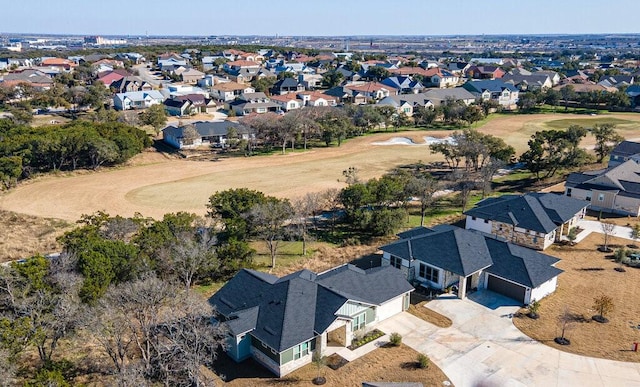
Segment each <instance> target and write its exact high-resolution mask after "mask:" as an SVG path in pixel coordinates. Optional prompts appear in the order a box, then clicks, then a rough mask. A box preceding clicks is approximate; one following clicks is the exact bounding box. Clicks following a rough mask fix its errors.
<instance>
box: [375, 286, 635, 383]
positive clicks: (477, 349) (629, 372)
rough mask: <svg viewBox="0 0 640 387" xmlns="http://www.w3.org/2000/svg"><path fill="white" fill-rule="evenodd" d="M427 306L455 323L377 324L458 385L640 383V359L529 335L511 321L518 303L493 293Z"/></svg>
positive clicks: (401, 319)
mask: <svg viewBox="0 0 640 387" xmlns="http://www.w3.org/2000/svg"><path fill="white" fill-rule="evenodd" d="M429 308H431V309H433V310H435V311H436V312H438V313H441V314H443V315H445V316H447V317H449V318H451V320H452V321H453V326H451V327H449V328H438V327H436V326H434V325H432V324H429V323H427V322H425V321H423V320H420V319H418V318H416V317H414V316H413V315H410V314H408V313H402V314H400V315H397V316H395V317H393V318H391V319H389V320H386V321H383V322H381V323H380V324H379V328H380V329H381V330H382V331H384V332H386V333H392V332H398V333H400V334H401V335H402V342H403V343H404V344H406V345H408V346H410V347H411V348H413V349H415V350H416V351H419V352H422V353H425V354H427V355H428V356H429V357H430V358H431V360H432V361H433V362H434V363H435V364H437V365H438V366H439V367H440V368H441V369H442V370H443V371H444V373H445V374H446V375H447V376H448V377H449V378H450V380H451V382H453V383H454V384H455V385H456V386H457V387H465V386H480V385H482V386H545V387H546V386H640V363H623V362H616V361H611V360H605V359H596V358H590V357H585V356H578V355H574V354H570V353H566V352H562V351H558V350H556V349H553V348H551V347H548V346H546V345H544V344H541V343H538V342H537V341H534V340H532V339H530V338H529V337H528V336H526V335H524V334H523V333H522V332H520V331H519V330H518V329H517V328H516V327H515V326H514V325H513V323H512V322H511V315H512V314H513V313H515V312H516V311H517V310H518V309H519V306H517V305H515V301H511V300H510V299H508V298H505V297H502V296H500V295H498V294H496V293H493V292H490V291H480V292H476V293H473V294H472V295H470V299H467V300H459V299H455V298H450V299H444V298H440V299H437V300H434V301H431V302H430V303H429ZM629 346H631V343H629ZM638 356H640V354H639V355H638Z"/></svg>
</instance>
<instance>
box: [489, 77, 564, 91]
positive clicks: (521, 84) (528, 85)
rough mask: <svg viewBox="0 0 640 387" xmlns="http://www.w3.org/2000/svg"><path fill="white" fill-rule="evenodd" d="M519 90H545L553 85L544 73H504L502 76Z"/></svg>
mask: <svg viewBox="0 0 640 387" xmlns="http://www.w3.org/2000/svg"><path fill="white" fill-rule="evenodd" d="M501 79H502V81H503V82H505V83H510V84H512V85H514V86H515V87H517V88H518V90H520V91H533V90H543V91H544V90H547V89H550V88H552V87H553V82H552V81H551V79H550V78H549V76H548V75H546V74H538V73H532V74H530V75H522V74H505V75H504V76H503V77H502V78H501Z"/></svg>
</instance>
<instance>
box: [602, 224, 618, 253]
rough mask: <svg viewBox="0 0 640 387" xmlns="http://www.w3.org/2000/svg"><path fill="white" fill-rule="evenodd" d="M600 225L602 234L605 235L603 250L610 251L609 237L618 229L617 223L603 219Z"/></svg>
mask: <svg viewBox="0 0 640 387" xmlns="http://www.w3.org/2000/svg"><path fill="white" fill-rule="evenodd" d="M600 227H601V228H602V235H603V237H604V246H603V251H610V249H609V238H610V237H611V235H613V231H614V230H615V229H616V225H615V223H612V222H607V221H603V222H600Z"/></svg>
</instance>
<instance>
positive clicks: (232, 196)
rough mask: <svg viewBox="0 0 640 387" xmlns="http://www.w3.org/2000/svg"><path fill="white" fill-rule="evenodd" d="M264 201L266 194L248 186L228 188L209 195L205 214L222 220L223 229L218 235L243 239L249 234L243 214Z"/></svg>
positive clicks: (224, 237)
mask: <svg viewBox="0 0 640 387" xmlns="http://www.w3.org/2000/svg"><path fill="white" fill-rule="evenodd" d="M266 201H267V198H266V196H265V195H264V194H263V193H262V192H259V191H254V190H250V189H248V188H237V189H229V190H226V191H220V192H216V193H215V194H213V195H211V196H210V197H209V203H208V204H207V209H208V213H207V214H208V216H210V217H211V218H213V219H214V220H220V221H221V222H222V224H223V226H224V229H223V234H222V235H221V236H220V237H222V238H223V239H225V240H228V239H230V238H235V239H237V240H245V239H246V238H247V237H248V234H249V226H248V224H247V219H246V217H245V216H244V214H246V213H247V212H249V211H250V210H251V209H252V208H254V207H255V206H256V205H258V204H263V203H265V202H266Z"/></svg>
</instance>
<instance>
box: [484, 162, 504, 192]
mask: <svg viewBox="0 0 640 387" xmlns="http://www.w3.org/2000/svg"><path fill="white" fill-rule="evenodd" d="M504 166H505V162H504V161H502V160H499V159H496V158H493V157H492V158H491V159H490V160H489V162H488V163H485V164H484V165H483V166H482V168H481V169H480V177H481V178H482V198H483V199H484V198H485V197H486V196H487V195H488V194H489V193H490V192H491V182H492V181H493V175H495V174H496V172H498V171H499V170H500V169H502V168H504Z"/></svg>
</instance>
